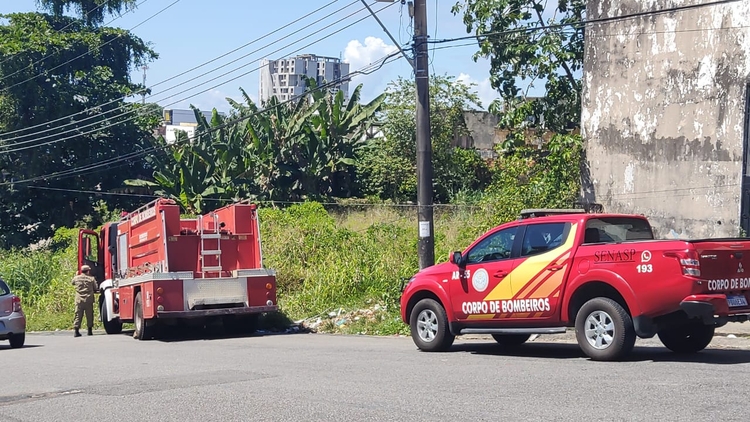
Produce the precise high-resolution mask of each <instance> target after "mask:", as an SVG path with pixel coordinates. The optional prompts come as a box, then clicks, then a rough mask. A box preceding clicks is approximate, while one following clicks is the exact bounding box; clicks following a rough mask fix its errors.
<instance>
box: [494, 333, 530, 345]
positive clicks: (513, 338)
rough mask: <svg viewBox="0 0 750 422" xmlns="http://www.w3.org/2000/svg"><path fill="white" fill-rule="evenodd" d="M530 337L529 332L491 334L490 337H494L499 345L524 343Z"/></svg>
mask: <svg viewBox="0 0 750 422" xmlns="http://www.w3.org/2000/svg"><path fill="white" fill-rule="evenodd" d="M530 337H531V334H493V335H492V338H494V339H495V341H496V342H498V344H500V345H501V346H519V345H521V344H524V343H526V341H527V340H528V339H529V338H530Z"/></svg>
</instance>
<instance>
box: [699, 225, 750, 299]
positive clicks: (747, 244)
mask: <svg viewBox="0 0 750 422" xmlns="http://www.w3.org/2000/svg"><path fill="white" fill-rule="evenodd" d="M691 243H693V244H694V246H695V248H696V251H697V252H698V257H699V260H700V272H701V278H702V279H704V280H705V281H706V283H705V290H706V292H708V293H724V294H726V295H727V302H728V304H729V307H730V308H744V307H747V306H748V296H749V295H748V292H750V240H740V239H729V240H719V239H715V240H706V241H692V242H691Z"/></svg>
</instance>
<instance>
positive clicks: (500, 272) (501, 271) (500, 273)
mask: <svg viewBox="0 0 750 422" xmlns="http://www.w3.org/2000/svg"><path fill="white" fill-rule="evenodd" d="M506 275H508V273H507V272H505V271H503V270H500V271H498V272H496V273H495V277H496V278H505V276H506Z"/></svg>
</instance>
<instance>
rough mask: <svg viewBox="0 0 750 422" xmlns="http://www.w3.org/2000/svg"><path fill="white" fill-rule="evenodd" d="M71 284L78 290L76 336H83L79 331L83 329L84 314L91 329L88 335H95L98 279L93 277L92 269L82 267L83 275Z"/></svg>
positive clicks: (74, 322) (74, 321) (86, 266)
mask: <svg viewBox="0 0 750 422" xmlns="http://www.w3.org/2000/svg"><path fill="white" fill-rule="evenodd" d="M71 284H73V286H75V289H76V313H75V319H74V320H73V328H75V331H76V332H75V334H74V336H75V337H80V336H81V333H80V332H79V331H78V330H79V329H80V328H81V322H82V320H83V314H84V313H85V314H86V324H87V326H88V329H89V330H88V331H89V332H88V335H93V333H92V331H91V330H92V328H93V327H94V293H95V292H96V289H97V285H96V279H95V278H94V277H93V276H91V267H89V266H88V265H83V266H81V274H79V275H77V276H75V277H73V280H72V281H71Z"/></svg>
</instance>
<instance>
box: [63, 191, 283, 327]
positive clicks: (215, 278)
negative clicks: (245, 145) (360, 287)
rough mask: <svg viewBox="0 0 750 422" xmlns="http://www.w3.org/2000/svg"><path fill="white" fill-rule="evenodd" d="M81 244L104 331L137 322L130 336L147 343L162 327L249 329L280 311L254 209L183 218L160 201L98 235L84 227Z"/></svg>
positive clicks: (243, 206) (244, 205)
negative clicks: (210, 322) (213, 324)
mask: <svg viewBox="0 0 750 422" xmlns="http://www.w3.org/2000/svg"><path fill="white" fill-rule="evenodd" d="M78 246H79V247H78V261H79V268H80V266H81V265H84V264H87V265H89V266H90V267H91V269H92V274H93V275H94V276H95V277H96V279H97V282H98V283H99V292H100V295H99V307H100V308H99V309H100V311H101V319H102V324H103V325H104V329H105V331H106V332H107V333H108V334H117V333H120V332H122V324H123V323H134V325H135V332H134V335H133V336H134V337H135V338H137V339H139V340H144V339H149V338H153V337H154V336H155V334H156V333H157V330H159V329H160V328H163V327H165V326H169V325H174V324H176V323H179V322H180V321H186V322H198V323H205V322H206V320H207V319H221V320H222V322H223V324H224V326H225V328H228V329H229V330H230V331H234V332H252V331H254V330H255V328H256V324H257V321H258V317H259V316H260V314H262V313H265V312H275V311H277V310H278V306H277V303H276V274H275V272H274V271H273V270H269V269H266V268H264V267H263V255H262V251H261V238H260V224H259V221H258V214H257V208H256V206H255V204H251V203H248V202H240V203H235V204H231V205H228V206H226V207H224V208H220V209H218V210H215V211H212V212H209V213H207V214H204V215H199V216H198V217H197V218H182V219H181V218H180V208H179V206H178V205H177V204H176V203H175V202H174V201H172V200H170V199H157V200H155V201H153V202H150V203H148V204H146V205H144V206H143V207H141V208H139V209H137V210H135V211H134V212H132V213H129V214H125V215H124V216H123V217H122V218H121V219H120V221H117V222H113V223H107V224H105V225H104V227H102V229H101V231H100V232H99V233H98V234H97V233H96V232H94V231H90V230H81V231H80V233H79V239H78Z"/></svg>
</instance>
